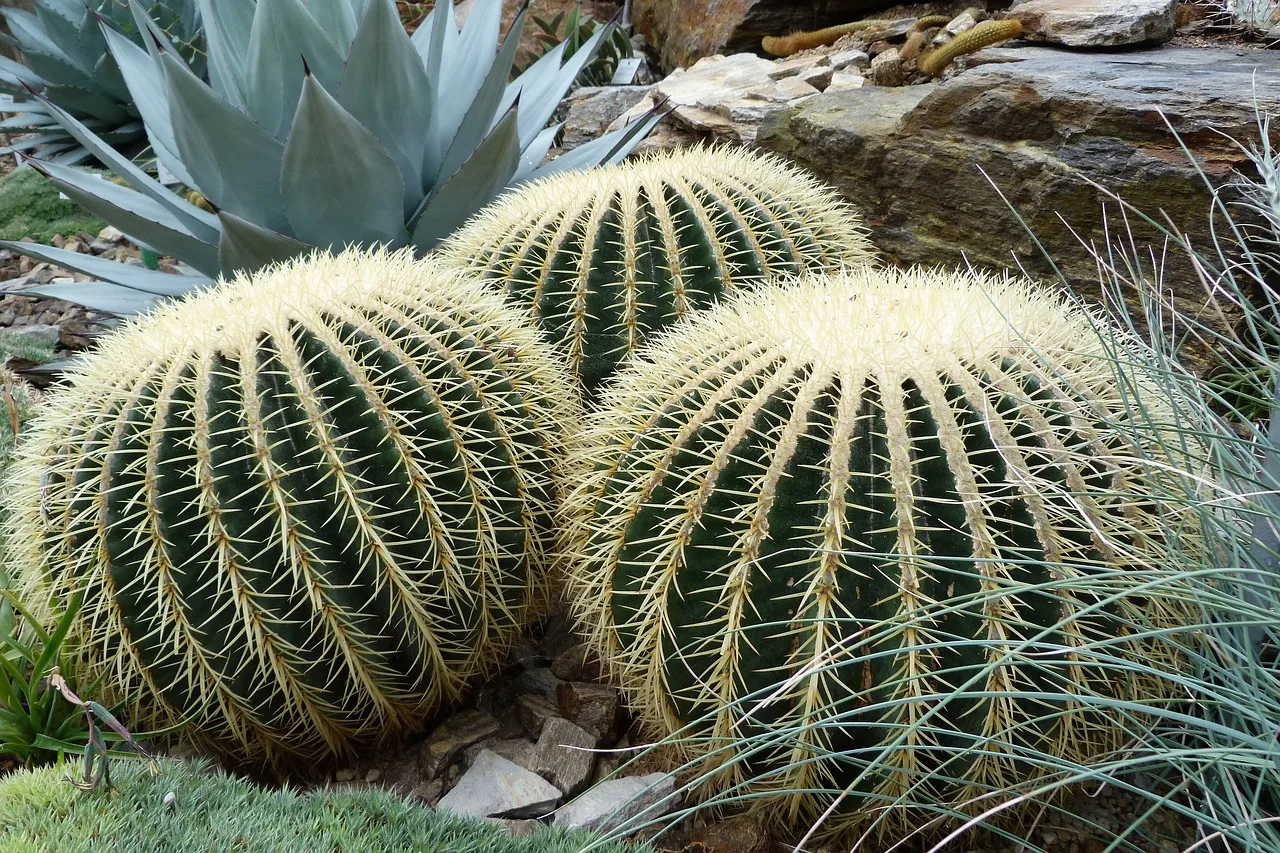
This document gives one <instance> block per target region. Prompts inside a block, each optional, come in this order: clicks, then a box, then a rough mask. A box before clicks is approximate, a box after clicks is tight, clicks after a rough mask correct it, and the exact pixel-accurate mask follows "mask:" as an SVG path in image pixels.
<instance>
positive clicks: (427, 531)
mask: <svg viewBox="0 0 1280 853" xmlns="http://www.w3.org/2000/svg"><path fill="white" fill-rule="evenodd" d="M576 418H577V412H576V409H575V408H574V403H573V402H572V393H571V389H570V387H569V383H568V377H567V375H566V374H565V373H564V372H563V369H562V368H561V367H559V366H558V365H557V364H556V363H555V359H554V354H553V352H552V351H551V350H550V348H549V347H548V346H547V345H546V344H545V343H543V342H542V341H541V340H540V337H539V335H538V333H537V330H536V329H535V328H534V327H533V326H532V325H531V324H530V323H529V322H528V320H527V319H525V318H524V317H523V315H522V314H521V312H519V311H518V310H516V309H514V308H513V307H511V306H508V305H506V304H505V302H504V301H503V299H502V298H501V296H499V295H498V294H495V293H493V292H491V291H490V290H488V289H487V288H486V287H484V286H483V285H482V284H480V283H478V282H476V281H474V280H472V279H469V278H468V277H466V276H465V275H462V274H460V273H456V272H451V271H449V270H446V269H444V268H442V267H441V266H440V265H438V264H437V263H435V262H434V261H430V260H427V261H415V260H414V259H413V258H412V256H411V255H410V254H409V253H407V252H400V253H396V254H389V253H386V252H375V253H373V254H371V255H370V254H365V253H356V252H351V253H347V254H343V255H340V256H336V257H334V256H328V255H324V254H317V255H315V256H313V257H312V258H309V259H306V260H295V261H292V262H290V263H288V264H285V265H282V266H279V267H276V268H273V269H271V270H270V271H268V272H267V273H265V274H264V275H262V276H261V277H260V279H259V280H257V281H250V280H249V279H247V278H242V279H239V280H237V281H234V282H225V283H222V284H220V285H218V286H217V287H216V288H214V289H211V290H209V291H207V292H205V293H201V294H199V295H198V296H195V297H193V298H191V299H188V300H185V301H183V302H180V303H175V304H171V305H168V306H166V307H164V308H161V309H158V310H156V311H155V312H153V313H152V314H151V315H150V316H148V317H146V318H144V319H143V320H141V321H140V322H136V323H133V324H130V325H127V326H126V327H124V328H123V329H122V330H121V331H119V332H118V333H117V334H115V335H113V336H111V338H109V339H108V340H107V341H106V342H105V343H104V345H103V347H102V348H101V349H100V350H98V351H96V352H95V353H94V354H93V355H91V356H89V357H88V358H86V359H85V360H84V361H83V363H82V364H81V366H80V367H78V368H77V369H75V370H74V371H73V373H72V376H71V381H70V384H69V385H68V386H66V387H65V388H64V389H63V390H61V391H59V392H58V393H56V394H55V395H52V396H51V398H50V399H49V400H48V410H47V412H46V413H45V415H44V416H43V418H42V419H41V420H40V421H39V422H38V423H37V424H35V425H34V426H33V430H32V432H31V433H30V438H29V440H28V441H26V442H24V444H23V453H24V456H23V458H22V459H21V460H20V461H18V462H17V463H16V464H15V466H14V467H13V468H12V469H11V470H10V474H9V479H8V481H7V482H8V483H9V484H10V486H11V487H12V488H13V489H14V492H13V495H12V497H13V501H12V504H11V505H12V506H13V508H14V510H15V513H16V514H15V515H14V516H12V518H11V521H10V524H11V525H12V528H13V530H14V531H19V530H20V531H23V533H22V534H20V535H21V536H22V537H23V538H25V541H26V547H24V548H22V549H21V550H22V554H21V555H18V554H16V553H15V554H14V555H13V556H14V557H15V559H17V560H18V561H19V563H20V568H18V570H17V574H18V576H19V578H20V580H19V582H20V583H21V584H22V586H23V588H24V591H25V593H26V599H27V600H30V601H32V602H34V603H36V604H35V606H36V607H40V606H41V604H40V602H50V603H51V602H52V601H56V600H58V599H59V598H60V597H61V596H62V595H63V594H66V593H68V592H76V591H81V590H82V591H83V592H84V606H83V608H82V611H81V612H80V614H78V617H77V622H76V624H75V627H74V628H73V634H74V637H75V643H76V647H77V648H78V649H80V650H81V654H82V657H83V660H82V665H83V666H85V667H86V672H87V674H89V675H91V676H98V677H101V678H102V679H103V685H104V692H106V693H109V694H111V696H112V698H118V697H124V696H133V695H135V694H136V693H137V692H138V691H139V690H141V691H144V692H145V698H144V699H142V700H139V701H138V702H137V703H136V704H135V706H134V707H133V708H132V709H131V714H130V717H131V720H132V721H133V722H134V724H135V725H137V724H140V723H142V722H144V721H146V720H155V721H157V722H159V721H161V720H163V721H166V722H170V721H174V720H177V719H190V720H192V727H191V729H189V730H190V731H191V732H192V733H193V734H194V735H195V736H197V737H198V738H200V739H202V740H204V741H206V742H207V743H208V744H209V745H210V746H211V747H212V748H214V749H216V750H218V751H220V752H222V753H225V754H228V755H230V756H231V757H233V758H235V759H239V760H243V761H248V762H253V763H262V762H272V763H278V764H283V763H286V762H290V761H298V760H304V761H305V760H310V759H313V758H315V757H318V756H323V755H332V754H350V753H351V752H352V750H353V749H354V747H356V746H358V745H360V744H366V743H369V742H374V741H379V740H383V739H385V738H388V737H393V736H395V735H396V734H398V733H401V732H404V731H406V730H408V729H410V728H411V727H413V726H415V725H420V724H421V722H422V720H423V719H425V718H426V717H427V716H429V715H430V714H432V713H434V712H436V711H438V710H439V709H440V708H441V707H443V706H444V705H445V704H446V703H449V702H453V701H455V700H456V699H458V698H459V697H460V695H461V694H462V692H463V691H464V690H465V689H467V688H468V687H469V686H470V685H471V684H473V683H474V682H475V680H476V679H478V678H480V677H483V676H484V675H486V674H489V673H491V672H492V671H493V670H494V668H495V666H496V665H497V664H498V663H499V661H500V658H501V656H502V655H503V654H504V652H505V651H506V650H507V648H508V647H509V645H510V644H511V643H512V642H513V641H514V640H515V638H516V637H517V636H518V635H519V631H520V630H521V628H522V627H523V626H524V625H525V623H526V622H527V621H528V620H529V619H531V618H532V617H533V616H534V615H536V613H537V608H538V606H539V605H540V603H541V602H542V601H543V599H544V598H545V593H546V590H545V586H546V571H547V568H548V566H547V563H548V554H549V553H550V550H551V543H552V540H553V539H554V535H553V533H552V532H551V531H552V527H551V519H552V514H553V511H554V507H555V505H556V504H555V498H556V493H555V489H556V485H555V475H556V474H557V472H558V469H559V465H560V453H561V450H562V444H563V438H562V430H564V429H566V428H571V427H572V425H573V424H574V423H575V420H576ZM23 507H25V509H23ZM13 541H14V544H15V545H16V544H17V541H18V540H17V539H15V540H13Z"/></svg>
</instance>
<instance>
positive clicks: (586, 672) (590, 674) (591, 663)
mask: <svg viewBox="0 0 1280 853" xmlns="http://www.w3.org/2000/svg"><path fill="white" fill-rule="evenodd" d="M551 671H552V672H553V673H554V674H555V675H556V677H557V678H562V679H564V680H565V681H599V680H600V659H599V658H598V657H596V655H595V653H594V652H593V651H591V648H590V646H588V645H587V644H586V643H578V644H577V645H576V646H570V647H569V648H567V649H565V650H564V651H563V652H561V653H560V655H559V656H558V657H557V658H556V659H555V660H554V661H552V662H551Z"/></svg>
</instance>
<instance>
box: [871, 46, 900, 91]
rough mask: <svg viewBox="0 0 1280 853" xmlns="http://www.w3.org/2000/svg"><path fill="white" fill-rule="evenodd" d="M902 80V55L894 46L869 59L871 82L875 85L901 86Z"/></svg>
mask: <svg viewBox="0 0 1280 853" xmlns="http://www.w3.org/2000/svg"><path fill="white" fill-rule="evenodd" d="M903 80H904V78H903V74H902V55H901V54H900V53H899V52H898V49H897V48H896V47H891V48H889V49H888V50H886V51H885V52H884V53H881V54H880V55H878V56H877V57H876V58H875V59H873V60H871V82H872V83H873V84H875V85H876V86H901V85H902V83H903Z"/></svg>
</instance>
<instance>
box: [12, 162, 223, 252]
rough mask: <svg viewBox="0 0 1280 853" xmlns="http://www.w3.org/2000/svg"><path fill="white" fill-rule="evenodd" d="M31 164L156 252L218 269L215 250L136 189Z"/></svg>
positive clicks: (74, 198) (60, 168)
mask: <svg viewBox="0 0 1280 853" xmlns="http://www.w3.org/2000/svg"><path fill="white" fill-rule="evenodd" d="M31 163H32V166H33V167H34V168H35V169H36V170H37V171H39V172H40V173H41V174H43V175H45V176H46V177H47V178H49V180H51V181H53V182H54V184H56V185H57V187H58V189H60V190H62V192H63V193H65V194H66V196H67V197H68V198H69V199H71V200H72V201H74V202H75V203H76V204H79V205H80V206H82V207H83V208H85V209H86V210H88V211H89V212H90V213H95V214H97V215H98V216H100V217H102V218H103V219H105V220H107V221H108V222H112V223H115V225H116V227H117V228H119V229H120V230H121V231H123V232H124V233H125V234H128V235H129V236H130V237H131V238H132V239H133V240H134V242H137V243H146V244H147V245H148V246H153V247H155V249H156V250H157V251H158V252H162V253H163V254H166V255H173V256H174V257H177V258H181V259H182V260H184V261H186V262H187V263H189V264H190V265H191V266H193V267H195V268H196V269H197V270H199V271H200V272H202V273H204V274H205V275H216V274H217V271H218V261H217V250H216V249H215V247H213V246H211V245H209V244H208V243H205V242H203V241H201V240H200V239H198V238H197V237H195V236H194V235H192V233H191V232H190V231H188V230H187V229H186V228H184V227H183V225H182V223H181V222H180V221H179V220H178V219H177V218H176V217H175V216H174V215H173V214H172V213H171V212H169V211H168V210H166V209H165V208H164V206H163V205H161V204H158V203H157V202H155V201H153V200H152V199H149V198H147V197H146V196H144V195H142V194H141V193H139V192H136V191H134V190H131V189H129V188H128V187H122V186H120V185H119V184H114V183H112V182H111V181H108V180H104V179H103V178H99V177H98V176H97V175H92V174H89V173H88V172H82V171H78V170H76V169H70V168H67V167H66V166H59V165H57V164H55V163H47V162H39V161H34V160H33V161H31Z"/></svg>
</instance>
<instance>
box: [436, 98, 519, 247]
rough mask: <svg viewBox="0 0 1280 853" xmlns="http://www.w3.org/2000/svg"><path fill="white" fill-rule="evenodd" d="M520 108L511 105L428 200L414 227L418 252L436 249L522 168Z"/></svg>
mask: <svg viewBox="0 0 1280 853" xmlns="http://www.w3.org/2000/svg"><path fill="white" fill-rule="evenodd" d="M518 107H519V105H518V104H512V105H511V108H510V109H509V110H507V112H506V114H504V115H503V116H502V119H501V120H500V121H499V122H498V124H497V125H496V126H495V127H494V128H493V132H492V133H490V134H489V136H488V137H487V138H486V139H485V140H484V142H482V143H480V146H479V147H478V148H476V150H475V153H474V154H472V155H471V159H469V160H467V161H466V162H465V163H463V164H462V168H460V169H458V171H457V172H456V173H455V174H454V175H453V177H451V178H449V180H448V181H446V182H445V184H444V185H443V186H441V187H440V188H439V189H437V190H436V192H434V193H432V194H431V195H430V196H428V197H427V200H426V203H425V204H424V205H423V206H422V208H421V209H420V210H419V212H418V214H417V216H416V217H415V221H414V223H413V225H412V227H413V245H414V246H415V247H417V249H418V250H419V251H422V252H428V251H430V250H431V249H433V248H435V247H436V246H437V245H438V244H439V243H440V241H441V240H443V239H444V238H445V237H448V236H449V235H450V234H451V233H453V232H454V231H455V230H457V228H458V226H459V225H461V224H462V223H463V222H465V221H466V220H467V219H469V218H470V217H471V215H472V214H473V213H475V212H476V211H477V210H479V209H480V208H481V207H483V206H484V205H485V204H487V203H488V202H489V201H491V200H492V199H494V198H495V197H496V196H497V195H498V193H500V192H501V191H502V190H503V189H504V188H505V187H506V186H507V185H508V181H509V180H510V178H511V176H512V175H513V174H515V171H516V168H517V167H518V166H519V164H520V136H519V133H518V131H517V127H516V112H517V110H518Z"/></svg>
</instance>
